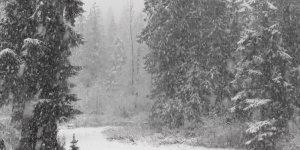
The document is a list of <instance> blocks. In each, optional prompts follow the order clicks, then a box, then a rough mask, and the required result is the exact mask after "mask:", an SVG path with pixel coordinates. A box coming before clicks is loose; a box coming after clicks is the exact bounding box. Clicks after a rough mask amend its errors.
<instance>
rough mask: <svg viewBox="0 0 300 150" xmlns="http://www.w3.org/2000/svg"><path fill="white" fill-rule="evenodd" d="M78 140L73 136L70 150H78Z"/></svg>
mask: <svg viewBox="0 0 300 150" xmlns="http://www.w3.org/2000/svg"><path fill="white" fill-rule="evenodd" d="M77 142H78V140H76V139H75V134H73V140H72V141H71V146H70V148H71V150H79V147H78V146H77Z"/></svg>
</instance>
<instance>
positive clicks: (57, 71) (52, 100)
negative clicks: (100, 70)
mask: <svg viewBox="0 0 300 150" xmlns="http://www.w3.org/2000/svg"><path fill="white" fill-rule="evenodd" d="M82 5H83V3H82V2H81V1H78V0H76V1H70V0H63V1H47V0H39V1H30V0H16V1H10V2H9V3H8V4H7V5H6V7H5V14H6V16H5V18H4V19H3V20H2V22H1V35H0V37H1V43H2V44H1V46H2V49H4V50H2V51H1V54H2V56H3V57H1V58H2V59H1V80H3V81H4V82H3V85H2V86H3V87H4V89H5V90H4V91H5V92H4V93H5V94H4V95H6V97H3V100H5V99H7V95H11V96H10V97H12V98H11V99H12V101H13V112H14V115H13V122H18V121H21V122H22V127H21V132H22V137H21V141H20V143H19V148H18V149H22V150H31V149H49V150H50V149H51V150H52V149H55V148H57V147H58V143H57V140H56V137H57V122H58V121H62V120H65V118H70V117H71V116H73V115H74V114H76V113H77V112H78V111H77V110H75V109H74V108H73V106H72V105H71V104H72V102H74V101H77V98H76V95H73V94H71V93H70V83H69V82H68V78H69V77H71V76H73V75H76V74H77V72H78V71H79V70H80V67H77V66H72V65H71V64H70V62H69V60H68V57H69V56H70V55H71V51H70V49H71V48H72V47H76V46H78V45H79V44H82V37H81V35H79V34H77V33H76V32H75V31H74V30H73V26H74V23H75V18H76V17H78V16H80V14H81V13H82V12H83V9H82ZM6 60H9V61H6ZM6 66H9V67H6ZM4 67H5V68H4Z"/></svg>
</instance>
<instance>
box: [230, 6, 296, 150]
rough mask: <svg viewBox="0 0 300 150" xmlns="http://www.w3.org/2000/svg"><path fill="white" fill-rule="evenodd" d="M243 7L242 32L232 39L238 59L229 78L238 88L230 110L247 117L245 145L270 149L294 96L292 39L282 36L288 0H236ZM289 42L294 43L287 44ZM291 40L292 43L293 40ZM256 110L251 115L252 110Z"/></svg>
mask: <svg viewBox="0 0 300 150" xmlns="http://www.w3.org/2000/svg"><path fill="white" fill-rule="evenodd" d="M241 5H243V6H247V7H246V8H245V7H244V9H243V10H244V11H246V13H245V15H244V16H243V17H244V18H246V19H247V20H248V21H247V22H246V25H245V27H246V28H245V29H244V33H243V36H242V38H241V39H240V41H239V42H238V49H237V50H236V56H237V59H238V60H239V61H238V63H237V71H236V75H235V80H234V81H233V82H232V83H233V85H234V87H235V88H236V89H238V92H237V94H236V95H235V96H234V97H233V98H232V100H233V101H234V102H235V106H234V107H233V108H232V111H234V112H236V114H237V117H238V118H240V119H243V120H244V121H249V122H251V123H249V128H248V129H247V130H246V133H247V137H248V141H247V142H246V145H247V147H248V148H249V149H253V150H261V149H265V150H274V149H276V143H277V142H278V140H279V139H280V138H281V137H282V136H281V135H285V134H287V133H288V121H289V120H290V119H291V117H292V115H293V106H294V105H295V102H297V99H298V97H299V96H298V95H299V94H297V92H296V91H297V89H298V88H299V87H298V85H297V84H296V83H297V82H298V81H297V80H298V79H296V80H295V76H293V75H292V74H294V71H293V70H294V68H295V66H299V63H298V61H297V60H296V59H295V58H297V57H299V53H297V52H296V51H295V50H294V46H295V44H296V43H297V42H295V41H292V40H295V38H294V37H288V36H287V35H290V32H291V31H293V30H294V29H292V30H291V28H289V30H287V29H288V28H287V27H291V26H287V20H286V19H288V20H289V19H290V16H291V14H288V15H287V14H286V10H291V9H289V7H290V5H291V1H285V2H283V1H277V0H273V1H267V0H263V1H249V2H245V3H243V4H241ZM293 42H295V43H293ZM296 45H297V44H296ZM254 114H256V115H254Z"/></svg>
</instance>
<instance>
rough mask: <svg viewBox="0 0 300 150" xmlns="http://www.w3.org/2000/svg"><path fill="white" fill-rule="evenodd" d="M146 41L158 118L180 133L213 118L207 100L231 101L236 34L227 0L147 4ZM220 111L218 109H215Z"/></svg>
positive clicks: (144, 35) (147, 62) (154, 109)
mask: <svg viewBox="0 0 300 150" xmlns="http://www.w3.org/2000/svg"><path fill="white" fill-rule="evenodd" d="M144 11H145V12H146V14H147V18H148V20H147V26H146V28H145V29H144V30H143V32H142V34H141V41H142V42H144V43H145V44H146V45H147V46H148V47H149V49H150V52H149V54H148V55H147V56H146V68H147V70H148V72H149V73H151V74H152V77H153V82H154V83H153V84H154V90H153V91H152V97H153V98H154V99H155V100H156V102H155V104H154V106H153V113H152V117H153V118H154V119H157V120H158V121H160V122H162V123H163V124H167V125H170V126H171V127H178V126H181V125H183V123H184V122H185V121H200V118H201V116H203V115H208V114H209V112H211V105H210V101H209V99H207V97H209V96H212V95H217V96H218V97H217V101H222V100H223V99H225V98H229V97H230V95H229V91H228V86H227V85H228V82H229V81H230V79H231V78H232V76H231V74H232V73H231V72H230V71H229V69H228V67H227V66H228V65H227V64H228V62H229V61H230V59H231V53H232V49H234V46H235V44H234V41H235V38H236V37H235V36H236V34H235V30H234V28H232V25H231V22H230V21H231V19H232V18H231V17H230V15H229V14H228V13H227V12H229V8H228V7H227V2H226V1H222V0H192V1H185V0H174V1H151V0H146V2H145V10H144ZM213 106H214V105H213Z"/></svg>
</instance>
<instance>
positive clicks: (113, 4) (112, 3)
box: [82, 0, 144, 18]
mask: <svg viewBox="0 0 300 150" xmlns="http://www.w3.org/2000/svg"><path fill="white" fill-rule="evenodd" d="M82 1H83V2H84V3H85V6H84V8H85V10H86V11H89V10H90V8H91V6H92V5H93V4H94V3H95V2H96V3H97V4H98V5H99V6H100V8H101V10H102V13H103V14H106V12H107V10H108V8H112V10H113V11H114V15H115V16H116V17H117V18H118V16H119V15H120V13H121V11H122V9H123V8H124V5H125V4H126V3H127V4H129V0H82ZM132 2H133V5H134V9H136V10H142V9H143V8H144V0H132Z"/></svg>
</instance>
